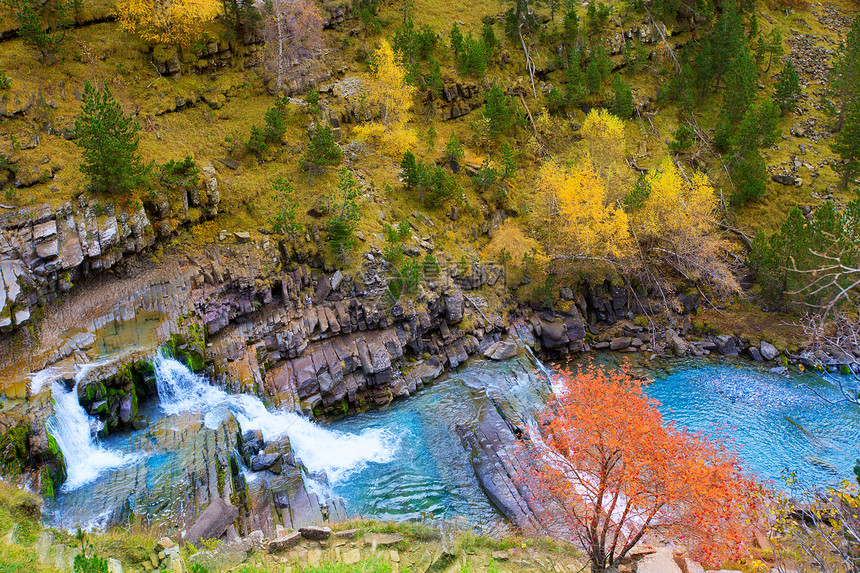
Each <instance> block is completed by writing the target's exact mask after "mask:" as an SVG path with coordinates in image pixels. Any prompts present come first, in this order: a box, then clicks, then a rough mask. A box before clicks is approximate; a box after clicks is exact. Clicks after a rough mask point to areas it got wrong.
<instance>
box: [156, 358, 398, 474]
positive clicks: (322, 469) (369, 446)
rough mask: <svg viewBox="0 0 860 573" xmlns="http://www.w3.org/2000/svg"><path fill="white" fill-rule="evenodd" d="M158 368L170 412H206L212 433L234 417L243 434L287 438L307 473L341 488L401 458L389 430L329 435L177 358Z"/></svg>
mask: <svg viewBox="0 0 860 573" xmlns="http://www.w3.org/2000/svg"><path fill="white" fill-rule="evenodd" d="M154 366H155V376H156V381H157V382H156V383H157V388H158V397H159V400H160V402H161V408H162V409H163V410H164V412H165V413H167V414H178V413H180V412H185V411H202V412H205V417H204V424H205V425H206V427H207V428H210V429H215V428H217V427H218V426H219V425H220V424H221V423H222V422H223V420H224V419H225V418H226V417H227V415H228V414H229V413H232V414H233V415H234V416H236V419H237V420H238V422H239V425H240V426H241V428H242V430H243V431H247V430H260V431H261V432H262V434H263V438H264V439H265V440H266V441H270V440H274V439H277V438H279V437H282V436H284V435H287V436H289V438H290V444H291V446H292V448H293V451H294V453H295V455H296V456H297V457H298V458H300V459H301V460H302V463H303V464H304V465H305V467H306V468H307V469H308V471H309V472H311V474H320V473H324V474H325V475H326V476H327V478H328V481H329V483H330V484H331V485H337V484H338V483H342V482H343V481H344V480H345V479H346V478H347V477H349V476H350V475H353V474H355V473H357V472H360V471H362V470H363V469H364V468H366V467H367V465H368V464H371V463H376V464H386V463H389V462H391V461H392V460H393V459H394V457H395V455H396V453H397V449H398V446H399V441H400V438H399V437H398V436H397V435H395V433H394V432H392V431H391V430H389V429H382V428H373V429H371V428H368V429H365V430H363V431H361V432H360V433H357V434H356V433H349V432H341V431H336V430H328V429H325V428H322V427H320V426H318V425H316V424H314V423H313V422H311V421H309V420H307V419H305V418H303V417H301V416H299V415H298V414H295V413H293V412H280V411H270V410H268V409H267V408H266V406H265V404H263V402H262V401H261V400H260V399H259V398H257V397H256V396H252V395H250V394H227V393H226V392H224V391H222V390H220V389H218V388H215V387H214V386H211V385H210V384H208V383H207V382H206V381H205V380H204V379H203V378H202V377H200V376H198V375H196V374H194V373H193V372H191V371H190V370H188V368H186V367H185V365H183V364H182V363H181V362H179V361H178V360H175V359H173V358H168V357H164V356H161V355H159V356H156V358H155V360H154Z"/></svg>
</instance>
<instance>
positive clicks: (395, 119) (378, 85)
mask: <svg viewBox="0 0 860 573" xmlns="http://www.w3.org/2000/svg"><path fill="white" fill-rule="evenodd" d="M374 62H375V64H376V69H375V70H374V72H373V76H372V78H371V79H370V80H369V81H367V85H366V93H367V100H366V101H367V103H368V104H369V105H371V106H373V107H374V108H375V110H374V112H375V113H376V114H378V116H379V119H380V122H381V125H380V124H373V123H371V124H368V125H363V126H359V127H357V128H356V129H355V135H356V137H357V138H358V139H363V140H367V141H371V142H374V143H376V144H378V145H380V146H381V147H382V150H383V152H385V153H392V154H395V155H400V154H402V153H404V152H405V151H406V150H407V149H409V147H411V146H414V145H415V143H416V142H417V138H416V136H415V134H414V133H412V131H411V130H408V129H407V128H406V121H407V119H408V113H409V110H410V109H412V101H413V97H414V95H415V87H413V86H410V85H409V84H407V83H406V68H405V67H404V66H403V64H402V63H401V62H400V61H398V59H397V57H396V56H395V54H394V50H392V49H391V45H390V44H389V43H388V42H387V41H386V40H382V41H381V43H380V46H379V49H378V50H376V54H375V57H374Z"/></svg>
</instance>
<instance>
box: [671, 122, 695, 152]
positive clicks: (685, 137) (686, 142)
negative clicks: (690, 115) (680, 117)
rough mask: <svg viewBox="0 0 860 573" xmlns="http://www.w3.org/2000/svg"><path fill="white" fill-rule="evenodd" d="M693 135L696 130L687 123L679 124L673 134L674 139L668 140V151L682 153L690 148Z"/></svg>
mask: <svg viewBox="0 0 860 573" xmlns="http://www.w3.org/2000/svg"><path fill="white" fill-rule="evenodd" d="M695 135H696V132H695V131H694V130H693V128H692V127H690V126H689V125H687V124H684V125H679V126H678V129H676V130H675V133H674V134H673V136H674V138H675V140H674V141H670V142H669V151H671V152H672V153H682V152H684V151H686V150H688V149H690V147H691V146H692V145H693V139H694V137H695Z"/></svg>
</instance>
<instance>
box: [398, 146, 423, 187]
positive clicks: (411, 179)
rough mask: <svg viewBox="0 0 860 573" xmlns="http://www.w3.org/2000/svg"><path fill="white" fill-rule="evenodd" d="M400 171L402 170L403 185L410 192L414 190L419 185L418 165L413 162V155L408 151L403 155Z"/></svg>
mask: <svg viewBox="0 0 860 573" xmlns="http://www.w3.org/2000/svg"><path fill="white" fill-rule="evenodd" d="M400 169H401V170H403V185H404V186H405V187H406V188H407V189H409V190H410V191H411V190H414V189H416V188H417V187H418V184H419V177H418V165H417V163H416V161H415V155H414V154H413V153H412V152H411V151H409V150H408V149H407V150H406V153H404V154H403V160H402V161H401V162H400Z"/></svg>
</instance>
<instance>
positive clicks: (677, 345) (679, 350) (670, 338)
mask: <svg viewBox="0 0 860 573" xmlns="http://www.w3.org/2000/svg"><path fill="white" fill-rule="evenodd" d="M665 335H666V342H668V343H669V348H671V349H672V352H674V353H675V356H684V355H685V354H687V343H686V342H684V339H683V338H681V337H680V336H678V333H677V332H675V331H674V330H673V329H671V328H667V329H666V333H665Z"/></svg>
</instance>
